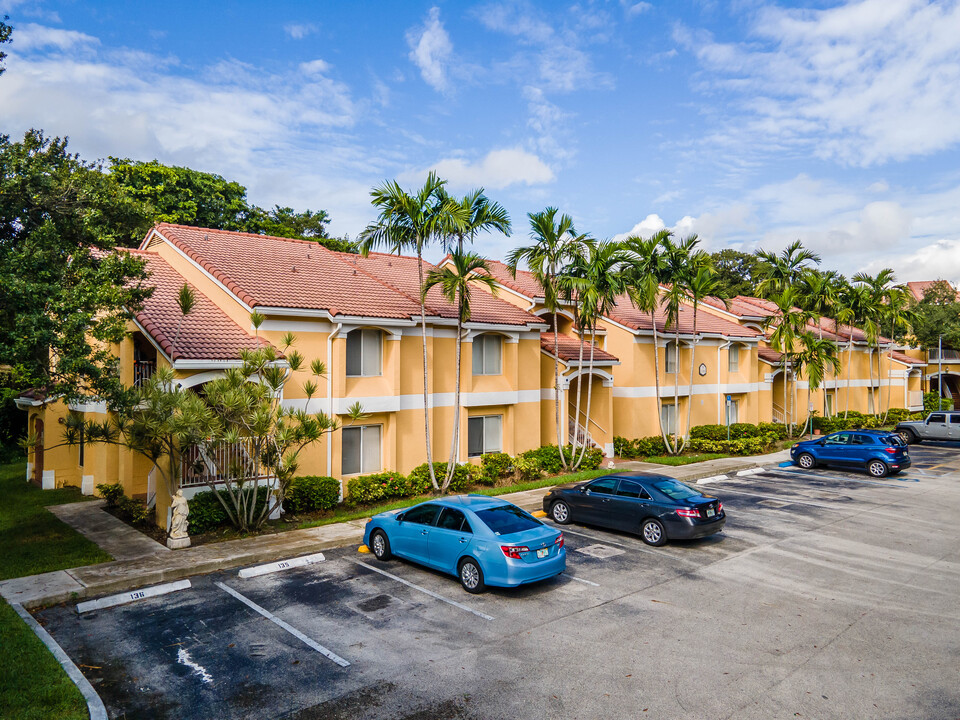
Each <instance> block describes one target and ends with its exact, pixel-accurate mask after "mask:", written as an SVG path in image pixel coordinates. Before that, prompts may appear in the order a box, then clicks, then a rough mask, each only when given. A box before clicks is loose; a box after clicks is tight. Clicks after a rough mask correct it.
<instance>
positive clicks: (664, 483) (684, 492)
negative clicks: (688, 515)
mask: <svg viewBox="0 0 960 720" xmlns="http://www.w3.org/2000/svg"><path fill="white" fill-rule="evenodd" d="M653 486H654V487H655V488H656V489H657V490H659V491H660V492H662V493H663V494H664V495H666V496H667V497H668V498H670V499H671V500H686V499H687V498H691V497H699V496H700V493H698V492H697V491H696V490H694V489H693V488H691V487H688V486H686V485H684V484H683V483H682V482H678V481H677V480H670V479H666V480H656V481H655V482H654V483H653Z"/></svg>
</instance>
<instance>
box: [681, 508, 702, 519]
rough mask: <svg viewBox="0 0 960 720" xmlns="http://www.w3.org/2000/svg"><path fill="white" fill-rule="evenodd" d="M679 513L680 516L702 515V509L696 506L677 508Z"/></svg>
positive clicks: (693, 516)
mask: <svg viewBox="0 0 960 720" xmlns="http://www.w3.org/2000/svg"><path fill="white" fill-rule="evenodd" d="M677 515H679V516H680V517H691V518H695V517H700V511H699V510H697V509H696V508H677Z"/></svg>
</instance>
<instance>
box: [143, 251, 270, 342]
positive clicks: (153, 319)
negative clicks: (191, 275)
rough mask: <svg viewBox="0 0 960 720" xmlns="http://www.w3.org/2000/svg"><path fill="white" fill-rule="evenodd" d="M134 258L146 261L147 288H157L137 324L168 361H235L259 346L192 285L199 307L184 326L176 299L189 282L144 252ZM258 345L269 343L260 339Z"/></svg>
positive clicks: (158, 257)
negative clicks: (244, 352)
mask: <svg viewBox="0 0 960 720" xmlns="http://www.w3.org/2000/svg"><path fill="white" fill-rule="evenodd" d="M133 254H135V255H138V256H139V257H142V258H143V259H144V260H146V261H147V268H146V269H147V272H148V273H149V278H148V279H147V284H149V285H153V286H155V287H156V289H155V290H154V292H153V295H152V296H151V297H150V298H149V299H147V301H146V302H144V304H143V310H141V311H140V312H139V313H137V315H136V320H137V322H138V323H139V324H140V326H141V327H142V328H143V329H144V330H146V331H147V332H148V333H149V334H150V336H151V337H152V338H153V340H154V342H156V343H157V344H158V345H159V346H160V347H161V348H163V351H164V352H165V353H166V354H167V356H168V357H170V358H171V359H173V360H174V361H176V360H235V359H237V358H239V357H240V353H239V351H240V349H242V348H246V349H251V350H252V349H254V348H256V347H257V346H258V342H257V339H256V338H255V337H254V336H252V335H251V334H250V333H248V332H246V331H245V330H244V329H243V328H241V327H240V326H239V325H237V324H236V323H235V322H234V321H233V320H231V319H230V318H229V317H228V316H227V314H226V313H225V312H223V310H221V309H220V308H218V307H217V306H216V305H215V304H214V303H213V302H212V301H211V300H210V299H209V298H208V297H207V296H205V295H204V294H203V293H201V292H200V291H199V290H197V288H196V287H194V286H193V285H191V284H190V283H186V284H187V285H188V286H190V287H191V288H192V289H193V291H194V294H195V296H196V304H195V305H194V308H193V310H192V311H191V312H190V314H189V315H187V316H186V317H184V318H183V324H182V325H181V324H180V318H181V314H180V307H179V305H178V303H177V295H178V294H179V292H180V288H181V287H183V285H184V283H185V282H186V281H185V280H184V279H183V277H182V276H181V275H179V274H178V273H177V271H176V270H174V269H173V268H172V267H171V266H170V264H169V263H167V262H166V261H165V260H164V259H163V258H161V257H160V256H159V255H157V254H155V253H151V252H144V251H133ZM178 326H179V328H180V332H179V335H178V334H177V328H178ZM174 340H176V345H175V346H174ZM259 345H261V346H266V345H269V343H268V342H267V341H265V340H263V339H261V340H260V341H259Z"/></svg>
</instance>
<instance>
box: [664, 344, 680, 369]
mask: <svg viewBox="0 0 960 720" xmlns="http://www.w3.org/2000/svg"><path fill="white" fill-rule="evenodd" d="M666 354H667V357H666V360H665V361H664V371H665V372H668V373H675V372H676V371H677V344H676V343H675V342H668V343H667V349H666Z"/></svg>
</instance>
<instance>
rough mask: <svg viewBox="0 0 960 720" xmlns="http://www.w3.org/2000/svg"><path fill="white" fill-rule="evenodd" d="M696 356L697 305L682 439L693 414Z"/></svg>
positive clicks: (688, 429)
mask: <svg viewBox="0 0 960 720" xmlns="http://www.w3.org/2000/svg"><path fill="white" fill-rule="evenodd" d="M696 354H697V305H696V302H694V305H693V346H692V347H691V348H690V377H689V378H688V380H689V383H688V386H689V392H688V393H687V426H686V429H685V430H684V439H685V440H686V439H687V438H689V437H690V419H691V417H692V413H693V369H694V366H695V363H696ZM719 386H720V368H719V367H718V368H717V387H719Z"/></svg>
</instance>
